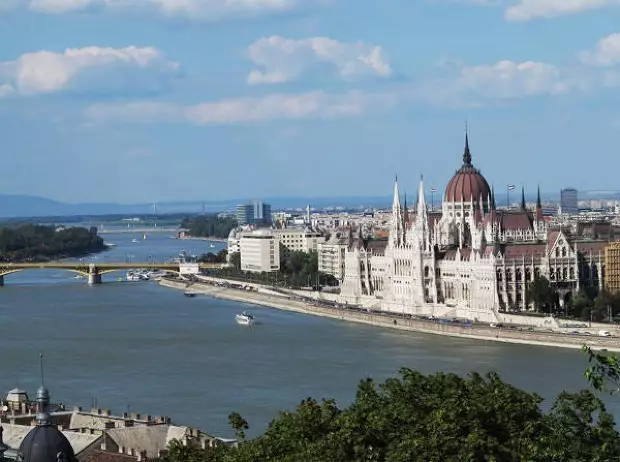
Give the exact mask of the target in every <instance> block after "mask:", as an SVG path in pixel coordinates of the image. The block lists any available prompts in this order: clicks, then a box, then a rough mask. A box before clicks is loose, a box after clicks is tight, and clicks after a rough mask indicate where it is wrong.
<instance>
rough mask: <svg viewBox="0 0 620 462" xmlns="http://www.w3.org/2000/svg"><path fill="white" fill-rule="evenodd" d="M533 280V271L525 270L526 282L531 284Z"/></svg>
mask: <svg viewBox="0 0 620 462" xmlns="http://www.w3.org/2000/svg"><path fill="white" fill-rule="evenodd" d="M531 280H532V270H531V269H529V268H525V281H526V282H530V281H531Z"/></svg>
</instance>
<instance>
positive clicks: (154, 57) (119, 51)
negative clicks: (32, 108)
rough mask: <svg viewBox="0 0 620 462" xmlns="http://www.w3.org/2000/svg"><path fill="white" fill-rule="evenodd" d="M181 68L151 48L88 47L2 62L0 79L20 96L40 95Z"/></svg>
mask: <svg viewBox="0 0 620 462" xmlns="http://www.w3.org/2000/svg"><path fill="white" fill-rule="evenodd" d="M178 69H179V66H178V64H176V63H172V62H169V61H166V60H165V59H164V57H163V55H162V54H161V52H160V51H159V50H157V49H155V48H151V47H145V48H138V47H134V46H130V47H126V48H100V47H86V48H69V49H67V50H65V51H64V53H55V52H51V51H45V50H43V51H37V52H33V53H25V54H23V55H21V56H20V57H19V58H18V59H16V60H15V61H6V62H0V79H2V80H8V82H6V81H5V82H4V83H5V84H10V85H12V86H13V87H14V88H15V89H16V90H17V91H18V92H19V93H22V94H38V93H54V92H59V91H63V90H70V89H74V90H84V89H101V88H106V86H114V85H117V86H122V84H124V83H127V82H129V81H130V80H131V78H132V77H133V75H132V74H131V71H146V72H147V73H151V74H152V73H154V74H161V73H164V74H165V73H170V72H177V71H178ZM114 74H117V77H120V78H121V82H119V81H118V80H115V79H114V77H115V76H114ZM0 84H2V82H1V81H0Z"/></svg>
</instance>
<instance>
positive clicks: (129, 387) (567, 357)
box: [0, 234, 620, 436]
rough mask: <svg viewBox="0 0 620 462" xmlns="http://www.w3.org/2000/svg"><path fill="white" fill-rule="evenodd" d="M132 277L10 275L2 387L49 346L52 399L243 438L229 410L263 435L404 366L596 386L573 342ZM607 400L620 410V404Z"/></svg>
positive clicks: (160, 250) (31, 367)
mask: <svg viewBox="0 0 620 462" xmlns="http://www.w3.org/2000/svg"><path fill="white" fill-rule="evenodd" d="M104 238H105V240H106V242H110V243H114V244H116V246H115V247H113V248H112V249H111V250H109V251H107V252H104V253H101V254H99V255H97V256H94V257H91V258H89V259H86V260H91V259H92V260H95V261H130V260H131V261H145V262H146V261H149V259H154V260H155V261H164V260H166V259H169V258H171V257H174V256H176V255H178V253H179V252H180V251H181V250H183V249H184V250H186V251H187V252H188V253H189V254H201V253H206V252H209V251H212V252H217V251H218V250H220V249H221V248H223V246H224V245H225V244H222V243H213V244H212V245H214V246H215V247H210V245H211V243H209V242H205V241H198V240H177V239H171V238H170V236H168V235H166V234H151V235H148V236H147V239H146V240H142V235H139V236H134V235H130V234H107V235H105V236H104ZM134 238H138V242H136V243H132V242H131V241H132V239H134ZM122 276H123V274H122V273H111V274H106V275H104V284H101V285H98V286H93V287H89V286H88V285H87V284H86V282H85V280H84V279H75V278H74V275H72V274H71V273H67V272H63V271H53V270H32V271H25V272H22V273H17V274H12V275H9V276H7V277H6V278H5V284H6V285H5V287H3V288H2V289H0V345H1V346H2V353H3V354H2V358H3V366H4V367H3V373H2V375H1V376H0V390H1V391H8V390H9V389H11V388H13V387H15V386H20V387H22V388H25V389H26V390H27V391H29V392H30V393H34V390H35V389H36V387H37V386H38V383H39V377H38V376H39V373H38V370H39V369H38V354H39V353H40V352H42V353H44V354H45V375H46V385H47V386H48V387H49V388H50V391H51V394H52V399H53V400H54V401H61V402H64V403H65V404H67V405H73V404H76V405H82V406H84V407H90V406H91V405H92V404H96V405H97V406H98V407H102V408H106V409H112V410H113V411H115V413H122V412H127V411H128V410H129V411H130V412H138V413H143V414H151V415H167V416H170V417H171V418H172V419H173V421H174V422H176V423H179V424H184V425H190V426H194V427H197V428H200V429H202V430H204V431H206V432H208V433H211V434H215V435H218V436H232V431H231V430H230V428H229V427H228V423H227V417H228V415H229V413H230V412H233V411H238V412H240V413H241V414H242V415H243V416H244V417H245V418H246V420H248V422H249V424H250V432H249V435H250V436H252V435H256V434H257V433H259V432H261V431H263V430H264V429H265V427H266V425H267V423H268V422H269V420H270V419H271V418H273V417H275V416H276V415H277V412H278V411H279V410H286V409H292V408H294V407H295V406H296V405H297V404H298V403H299V401H300V400H301V399H303V398H306V397H309V396H312V397H315V398H322V397H326V398H335V399H337V401H338V402H339V403H340V404H341V405H344V404H346V403H347V402H350V401H351V400H352V399H353V398H354V395H355V387H356V385H357V383H358V381H359V380H360V379H362V378H364V377H372V378H374V379H377V380H382V379H385V378H387V377H389V376H393V375H395V374H396V373H397V371H398V369H399V368H400V367H409V368H413V369H417V370H420V371H421V372H424V373H431V372H436V371H445V372H456V373H460V374H465V373H467V372H469V371H472V370H475V371H478V372H487V371H491V370H493V371H497V372H498V373H499V374H500V375H501V376H502V378H503V379H505V380H506V381H508V382H510V383H512V384H513V385H515V386H518V387H520V388H523V389H525V390H528V391H536V392H538V393H539V394H540V395H542V396H543V397H545V398H552V397H554V396H555V395H556V394H557V393H558V392H560V391H562V390H564V389H566V390H568V391H576V390H579V389H582V388H585V387H586V386H587V383H586V382H585V380H584V379H583V371H584V369H585V368H586V367H587V363H586V360H585V358H584V356H583V354H582V353H580V352H579V351H575V350H565V349H560V348H550V347H536V346H526V345H510V344H502V343H495V342H483V341H476V340H467V339H455V338H450V337H441V336H433V335H424V334H419V333H411V332H399V331H391V330H387V329H380V328H375V327H371V326H364V325H359V324H353V323H351V324H349V323H345V322H341V321H337V320H330V319H325V318H318V317H312V316H306V315H300V314H295V313H289V312H283V311H278V310H274V309H269V308H263V307H258V306H247V305H245V306H241V305H240V304H238V303H234V302H228V301H222V300H216V299H211V298H208V297H202V296H198V297H195V298H188V297H184V296H183V295H182V294H181V293H180V292H179V291H175V290H170V289H166V288H162V287H159V286H158V285H156V284H155V283H153V282H118V281H117V278H118V277H122ZM243 309H248V310H249V311H251V312H252V313H253V314H254V315H255V316H256V317H257V319H258V320H259V322H260V323H259V324H258V325H256V326H254V327H252V328H247V327H243V326H239V325H237V324H236V323H235V321H234V315H235V313H237V312H239V311H241V310H243ZM605 399H606V401H607V402H608V403H609V406H610V409H611V410H612V411H613V413H614V414H615V415H616V416H620V407H619V405H618V403H616V402H614V400H609V399H607V398H605ZM548 404H550V403H548ZM548 404H547V405H548Z"/></svg>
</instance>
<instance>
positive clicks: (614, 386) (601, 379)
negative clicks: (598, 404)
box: [582, 345, 620, 395]
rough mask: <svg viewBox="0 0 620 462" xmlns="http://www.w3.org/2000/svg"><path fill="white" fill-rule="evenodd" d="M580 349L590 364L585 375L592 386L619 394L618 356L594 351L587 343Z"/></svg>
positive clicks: (619, 365)
mask: <svg viewBox="0 0 620 462" xmlns="http://www.w3.org/2000/svg"><path fill="white" fill-rule="evenodd" d="M582 350H583V351H584V352H585V353H586V354H587V355H588V361H589V363H590V364H591V366H590V367H589V368H588V370H587V371H586V372H585V377H586V379H587V380H588V382H590V385H591V386H592V388H594V389H595V390H597V391H603V392H607V393H610V394H612V395H618V394H620V358H618V357H617V356H615V355H611V354H609V353H608V352H607V351H602V352H595V351H594V350H592V348H590V347H589V346H587V345H584V346H583V347H582Z"/></svg>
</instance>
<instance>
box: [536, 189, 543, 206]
mask: <svg viewBox="0 0 620 462" xmlns="http://www.w3.org/2000/svg"><path fill="white" fill-rule="evenodd" d="M536 208H538V209H541V208H542V202H541V200H540V186H538V195H537V196H536Z"/></svg>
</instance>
